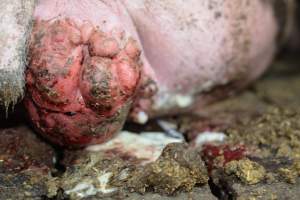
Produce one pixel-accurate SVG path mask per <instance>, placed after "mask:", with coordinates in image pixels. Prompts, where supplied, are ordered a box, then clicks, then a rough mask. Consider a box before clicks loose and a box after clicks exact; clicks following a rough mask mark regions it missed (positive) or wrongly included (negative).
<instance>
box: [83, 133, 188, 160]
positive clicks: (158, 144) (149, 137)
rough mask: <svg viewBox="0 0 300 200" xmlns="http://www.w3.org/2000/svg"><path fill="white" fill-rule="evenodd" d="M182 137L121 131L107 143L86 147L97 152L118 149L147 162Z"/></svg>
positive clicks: (155, 158)
mask: <svg viewBox="0 0 300 200" xmlns="http://www.w3.org/2000/svg"><path fill="white" fill-rule="evenodd" d="M181 142H183V139H180V138H173V137H169V136H167V135H166V134H165V133H163V132H142V133H140V134H136V133H132V132H128V131H122V132H120V133H119V134H118V135H117V136H116V137H115V138H113V139H112V140H110V141H108V142H107V143H104V144H100V145H92V146H89V147H87V150H88V151H92V152H99V151H104V152H105V151H109V150H112V149H114V150H115V149H118V150H119V151H121V152H123V153H128V154H130V155H132V156H134V157H136V158H137V159H141V160H143V163H142V164H147V163H149V162H153V161H155V160H157V158H158V157H159V156H160V154H161V153H162V151H163V149H164V148H165V147H166V146H167V145H168V144H170V143H181Z"/></svg>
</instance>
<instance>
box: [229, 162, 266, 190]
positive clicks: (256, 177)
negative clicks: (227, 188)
mask: <svg viewBox="0 0 300 200" xmlns="http://www.w3.org/2000/svg"><path fill="white" fill-rule="evenodd" d="M225 173H226V174H228V175H231V174H234V175H235V176H236V177H238V178H239V179H240V180H241V181H242V182H243V183H245V184H250V185H252V184H257V183H259V182H261V181H262V180H264V178H265V175H266V170H265V168H264V167H263V166H261V165H259V164H258V163H256V162H253V161H251V160H249V159H243V160H239V161H231V162H229V163H227V164H226V165H225Z"/></svg>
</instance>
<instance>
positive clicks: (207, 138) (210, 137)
mask: <svg viewBox="0 0 300 200" xmlns="http://www.w3.org/2000/svg"><path fill="white" fill-rule="evenodd" d="M226 137H227V136H226V135H225V134H224V133H221V132H210V131H205V132H202V133H199V134H198V136H197V138H196V140H195V144H196V146H202V145H203V144H206V143H211V142H224V141H225V139H226Z"/></svg>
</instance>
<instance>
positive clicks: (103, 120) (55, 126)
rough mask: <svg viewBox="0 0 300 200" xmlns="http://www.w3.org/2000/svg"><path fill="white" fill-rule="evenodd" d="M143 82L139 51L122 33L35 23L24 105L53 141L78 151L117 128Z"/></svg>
mask: <svg viewBox="0 0 300 200" xmlns="http://www.w3.org/2000/svg"><path fill="white" fill-rule="evenodd" d="M140 80H141V64H140V50H139V48H138V46H137V45H136V42H135V41H134V40H133V39H132V38H130V37H126V36H125V35H124V33H119V34H112V33H104V32H102V31H101V29H100V28H99V27H94V26H92V25H91V24H90V23H88V22H86V23H83V24H82V25H81V26H78V25H77V24H75V23H74V22H72V20H70V19H58V20H55V21H42V20H39V21H36V22H35V25H34V28H33V32H32V37H31V40H30V49H29V66H28V68H27V70H26V82H27V94H26V97H25V100H24V102H25V106H26V108H27V110H28V113H29V117H30V119H31V121H32V123H33V126H34V128H35V129H36V130H37V131H38V132H39V133H40V134H41V135H42V136H43V137H45V138H47V139H48V140H50V141H51V142H52V143H54V144H57V145H60V146H64V147H67V148H78V147H79V148H80V147H84V146H87V145H91V144H98V143H102V142H104V141H106V140H108V139H110V138H111V137H113V135H114V134H115V133H117V132H118V130H120V129H121V128H122V126H123V124H124V122H125V120H126V118H127V114H128V112H129V109H130V107H131V103H132V101H133V99H134V97H135V94H136V91H137V90H138V87H139V84H140Z"/></svg>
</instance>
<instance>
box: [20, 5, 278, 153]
mask: <svg viewBox="0 0 300 200" xmlns="http://www.w3.org/2000/svg"><path fill="white" fill-rule="evenodd" d="M275 12H276V9H274V3H273V1H272V0H269V1H268V0H267V1H262V0H251V1H250V0H231V1H226V0H218V1H212V0H203V1H201V2H199V1H197V0H186V1H182V0H172V1H171V0H151V1H149V0H102V1H100V0H81V1H80V0H41V1H39V2H38V4H37V6H36V8H35V12H34V19H35V21H34V25H33V31H32V34H31V38H30V42H29V54H28V61H29V64H28V68H27V70H26V86H27V93H26V97H25V100H24V102H25V105H26V108H27V110H28V113H29V117H30V119H31V121H32V123H33V125H34V127H35V129H36V130H37V131H38V132H39V133H41V135H42V136H44V137H46V138H47V139H48V140H50V141H51V142H53V143H55V144H58V145H60V146H64V147H67V148H73V147H75V148H77V147H84V146H86V145H90V144H97V143H102V142H104V141H106V140H108V139H109V138H111V137H113V136H114V135H115V134H116V133H117V132H118V131H119V130H120V129H121V128H122V126H123V124H124V122H125V120H126V119H128V118H129V119H130V120H134V121H136V122H139V123H144V122H146V121H147V119H148V118H152V117H156V116H161V115H165V114H174V113H180V112H190V111H192V110H194V109H196V108H197V109H201V107H203V106H205V105H207V104H209V103H211V102H213V101H215V100H217V99H221V98H223V97H225V96H228V95H230V94H232V93H233V92H235V91H237V90H239V89H241V88H243V87H245V86H246V85H248V84H249V83H250V82H251V81H253V80H255V79H256V78H258V77H259V76H260V75H261V74H262V73H263V72H264V71H265V70H266V68H267V67H268V66H269V64H270V62H271V61H272V59H273V56H274V54H275V52H276V49H277V44H276V41H277V39H278V38H277V37H278V35H279V33H280V29H279V26H278V22H277V18H276V13H275Z"/></svg>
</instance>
